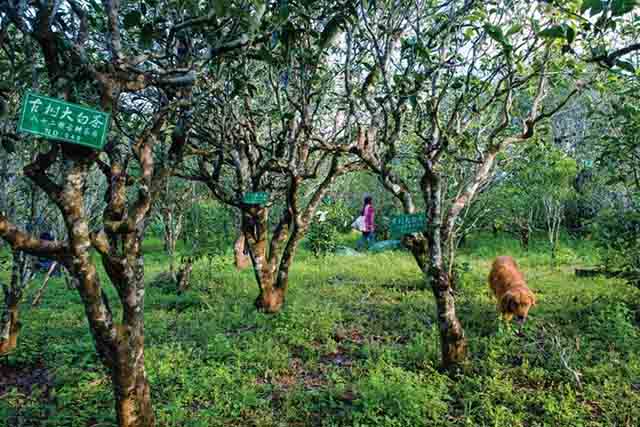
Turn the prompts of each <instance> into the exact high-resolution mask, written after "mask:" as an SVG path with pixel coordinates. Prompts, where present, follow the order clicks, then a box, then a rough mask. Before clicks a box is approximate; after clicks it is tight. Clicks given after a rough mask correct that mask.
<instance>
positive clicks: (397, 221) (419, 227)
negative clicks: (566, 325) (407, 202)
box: [389, 213, 427, 236]
mask: <svg viewBox="0 0 640 427" xmlns="http://www.w3.org/2000/svg"><path fill="white" fill-rule="evenodd" d="M426 223H427V222H426V217H425V215H424V213H415V214H410V215H397V216H394V217H393V218H391V224H390V225H389V228H390V229H391V234H392V235H394V236H403V235H405V234H411V233H419V232H421V231H424V227H425V225H426Z"/></svg>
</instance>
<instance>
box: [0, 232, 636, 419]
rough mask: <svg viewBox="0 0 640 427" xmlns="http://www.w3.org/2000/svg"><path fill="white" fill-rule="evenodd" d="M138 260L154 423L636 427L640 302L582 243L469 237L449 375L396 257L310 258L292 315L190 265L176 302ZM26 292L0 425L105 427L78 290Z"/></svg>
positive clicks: (230, 278)
mask: <svg viewBox="0 0 640 427" xmlns="http://www.w3.org/2000/svg"><path fill="white" fill-rule="evenodd" d="M345 239H347V241H348V243H349V244H351V245H353V244H354V242H353V238H352V237H350V238H345ZM145 249H146V251H147V254H148V255H147V256H146V268H147V279H148V285H147V300H146V308H145V310H146V311H145V312H146V366H147V372H148V375H149V379H150V381H151V385H152V395H153V401H154V407H155V411H156V414H157V420H158V425H159V426H176V427H178V426H180V427H196V426H199V427H209V426H214V427H215V426H407V427H409V426H494V427H498V426H501V427H502V426H503V427H518V426H562V427H566V426H607V427H612V426H620V427H632V426H638V425H640V290H638V289H635V288H633V287H631V286H628V285H626V284H624V283H623V282H621V281H618V280H614V279H606V278H599V277H596V278H576V277H575V276H574V268H575V267H577V266H580V267H581V266H590V265H594V264H595V263H596V259H595V258H594V255H593V253H594V251H593V248H592V247H591V245H590V244H589V242H580V241H566V240H565V241H564V242H563V245H562V248H561V250H560V253H559V259H558V261H559V262H558V265H557V266H556V267H553V268H552V267H551V266H550V263H549V255H548V252H547V251H546V247H545V244H544V241H543V240H536V241H534V243H533V247H532V249H531V250H530V252H528V253H525V252H523V251H522V250H521V249H520V248H519V247H518V244H517V242H516V241H514V240H512V239H510V238H509V237H506V236H505V237H504V238H497V239H493V238H490V237H487V236H481V237H476V238H473V239H469V241H468V244H467V246H466V247H465V248H463V249H462V250H461V253H460V261H461V262H462V263H463V264H464V265H466V267H467V271H466V272H465V273H464V274H463V275H462V281H461V285H460V288H459V297H458V300H457V309H458V313H459V316H460V319H461V321H462V323H463V325H464V327H465V331H466V335H467V337H468V340H469V354H470V357H469V360H468V362H467V363H466V364H465V365H464V366H463V368H462V370H461V371H460V372H459V373H458V374H457V375H454V376H451V375H447V374H444V373H442V372H440V371H439V370H438V363H439V343H438V333H437V327H436V324H435V308H434V303H433V298H432V295H431V292H430V290H427V289H425V288H424V281H423V279H422V277H421V274H420V272H419V271H418V269H417V267H416V265H415V263H414V261H413V259H412V258H411V256H410V255H409V254H408V253H406V252H385V253H380V254H367V255H363V256H343V257H337V256H336V257H325V258H314V257H313V256H312V255H311V254H310V253H309V252H307V251H306V250H303V251H302V252H301V253H300V256H299V257H298V258H297V259H296V261H295V262H294V268H293V271H292V273H291V287H290V291H289V295H288V299H287V304H286V306H285V309H284V310H283V311H282V312H281V313H280V314H278V315H275V316H268V315H264V314H260V313H257V312H255V310H254V308H253V300H254V298H255V296H256V295H257V287H256V284H255V281H254V276H253V275H252V272H251V271H243V272H241V273H238V272H235V271H234V270H233V268H232V267H231V266H230V265H229V262H226V263H225V261H227V260H226V259H222V260H220V259H217V260H215V262H212V263H211V262H208V261H200V262H198V263H197V264H196V266H195V268H194V274H193V281H192V286H191V288H190V290H189V291H187V292H186V293H185V294H183V295H181V296H177V295H176V294H175V292H174V290H173V288H172V287H171V286H169V285H168V284H167V283H165V282H163V281H162V280H159V277H162V276H161V275H159V273H161V272H163V271H165V270H166V269H167V268H168V267H167V259H166V257H165V256H164V255H163V254H162V245H161V243H160V242H159V241H158V240H153V239H152V240H149V241H148V243H147V244H146V246H145ZM501 254H510V255H512V256H514V257H515V258H516V260H517V261H518V263H519V264H520V266H521V268H522V270H523V271H524V273H525V275H526V277H527V278H528V281H529V285H530V287H531V288H532V289H533V290H534V292H535V293H536V294H537V296H538V305H537V306H535V307H534V308H533V309H532V311H531V315H530V320H529V322H527V323H526V326H525V328H524V333H523V334H522V335H518V334H516V333H515V330H514V329H513V328H510V327H507V326H505V325H504V324H502V322H501V321H499V320H498V317H497V315H496V309H495V302H494V300H493V298H492V296H491V295H490V293H489V291H488V286H487V281H486V277H487V274H488V270H489V266H490V264H491V261H492V259H493V258H494V257H495V256H496V255H501ZM3 279H4V278H3ZM38 282H41V276H39V279H38V280H37V282H36V284H37V283H38ZM36 287H37V286H35V285H34V286H32V288H31V292H28V293H27V299H26V301H25V303H24V304H23V307H22V313H21V320H22V324H23V328H22V330H21V335H20V338H19V343H18V346H19V348H18V350H17V351H16V352H15V353H13V354H12V355H10V356H8V357H5V358H3V359H0V376H2V378H1V379H0V420H5V419H6V420H8V425H9V426H56V427H61V426H83V427H84V426H96V427H97V426H100V427H105V426H115V419H114V410H113V404H112V391H111V388H110V382H109V379H108V377H107V375H106V374H105V372H104V370H103V369H102V367H101V364H100V362H99V361H98V360H97V357H96V353H95V351H94V346H93V342H92V340H91V337H90V335H89V330H88V327H87V322H86V320H85V315H84V310H83V308H82V305H81V304H80V300H79V297H78V295H77V293H76V292H74V291H70V290H68V289H67V288H66V287H65V285H64V283H63V281H62V280H61V279H56V280H54V281H53V282H52V283H51V284H50V285H49V287H48V289H47V292H46V294H45V297H44V300H43V302H42V304H41V306H40V307H38V308H35V309H34V308H31V307H30V304H29V303H30V298H31V295H32V294H33V291H34V290H35V288H36ZM106 287H107V288H108V292H109V294H110V295H111V297H112V301H115V298H114V297H115V294H114V292H113V289H111V287H110V286H106ZM112 305H116V304H115V302H113V303H112Z"/></svg>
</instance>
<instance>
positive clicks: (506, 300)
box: [500, 288, 536, 324]
mask: <svg viewBox="0 0 640 427" xmlns="http://www.w3.org/2000/svg"><path fill="white" fill-rule="evenodd" d="M535 304H536V297H535V296H534V295H533V293H532V292H531V291H530V290H529V289H527V288H515V289H510V290H508V291H507V292H505V294H504V295H503V296H502V299H501V300H500V307H501V311H502V313H503V314H504V315H505V317H506V318H507V319H511V318H512V317H515V318H516V321H517V322H518V323H520V324H522V323H524V321H525V320H527V316H528V315H529V309H531V307H532V306H534V305H535Z"/></svg>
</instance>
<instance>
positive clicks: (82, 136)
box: [18, 92, 111, 150]
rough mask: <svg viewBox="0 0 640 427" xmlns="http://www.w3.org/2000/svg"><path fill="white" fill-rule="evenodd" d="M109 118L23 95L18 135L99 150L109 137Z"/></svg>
mask: <svg viewBox="0 0 640 427" xmlns="http://www.w3.org/2000/svg"><path fill="white" fill-rule="evenodd" d="M110 117H111V116H110V114H108V113H103V112H102V111H98V110H92V109H89V108H85V107H82V106H80V105H78V104H71V103H69V102H65V101H61V100H59V99H55V98H49V97H46V96H42V95H38V94H36V93H33V92H27V94H26V96H25V97H24V100H23V102H22V110H21V112H20V120H19V121H18V132H26V133H31V134H34V135H38V136H41V137H44V138H49V139H56V140H59V141H66V142H70V143H72V144H79V145H84V146H86V147H91V148H94V149H96V150H101V149H102V147H104V143H105V141H106V139H107V134H108V133H109V120H110Z"/></svg>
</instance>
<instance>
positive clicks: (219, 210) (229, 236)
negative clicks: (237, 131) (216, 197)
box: [183, 202, 236, 257]
mask: <svg viewBox="0 0 640 427" xmlns="http://www.w3.org/2000/svg"><path fill="white" fill-rule="evenodd" d="M183 235H184V240H185V243H186V246H187V247H189V248H191V252H190V254H191V255H194V256H196V257H200V256H205V255H221V254H223V253H225V252H227V248H229V247H230V246H231V245H232V242H233V241H234V240H235V237H236V227H235V225H234V219H233V213H232V211H231V210H230V208H227V207H224V206H221V205H219V204H218V203H215V202H209V203H198V204H194V205H193V206H192V207H191V209H190V210H189V212H188V213H187V215H186V218H185V224H184V230H183Z"/></svg>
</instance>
